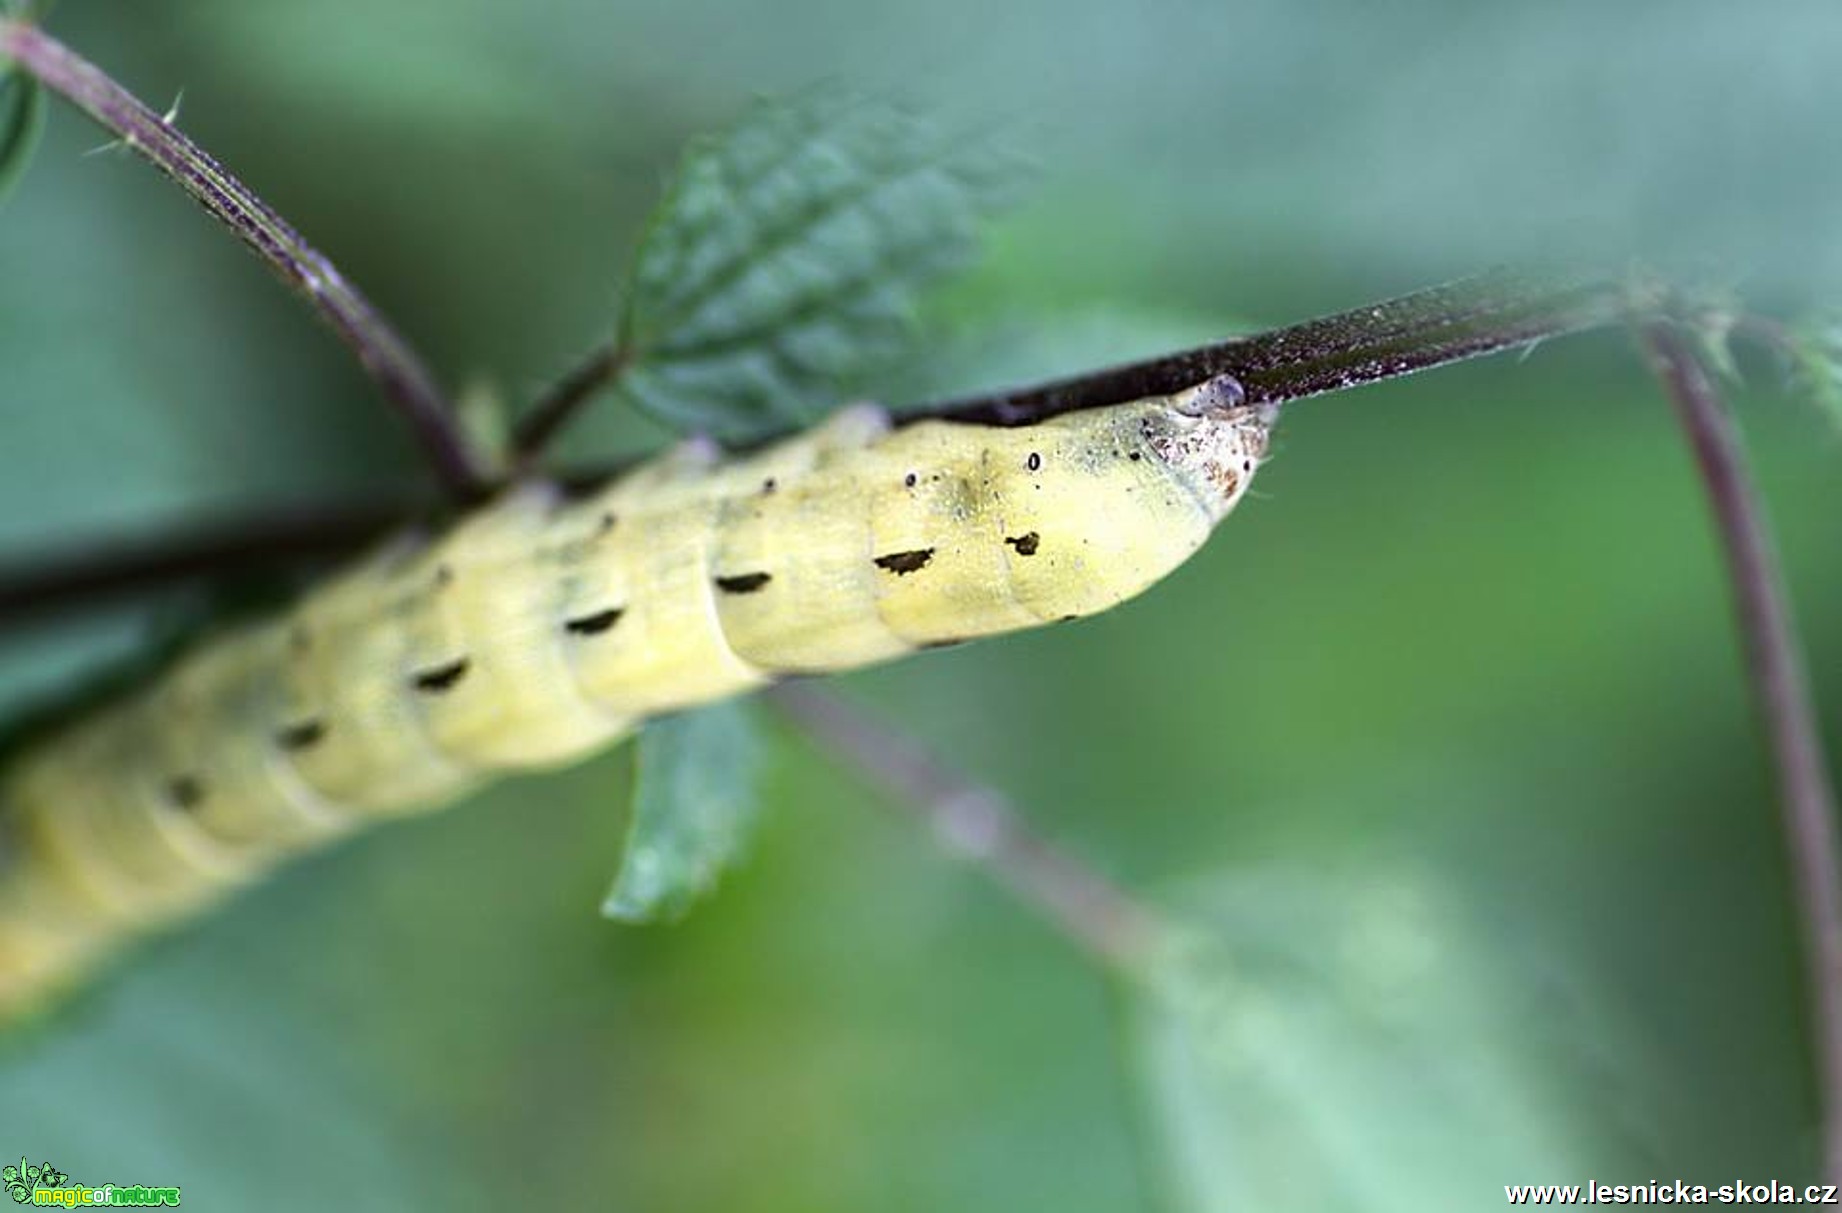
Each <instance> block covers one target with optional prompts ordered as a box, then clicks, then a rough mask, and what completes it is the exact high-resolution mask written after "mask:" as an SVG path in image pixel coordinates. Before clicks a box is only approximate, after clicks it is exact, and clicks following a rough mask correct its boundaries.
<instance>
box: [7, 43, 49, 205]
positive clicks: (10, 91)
mask: <svg viewBox="0 0 1842 1213" xmlns="http://www.w3.org/2000/svg"><path fill="white" fill-rule="evenodd" d="M44 127H45V90H44V89H43V88H41V87H40V86H39V83H38V81H37V80H34V79H33V78H32V77H30V76H28V75H26V74H25V73H24V72H20V71H16V70H13V69H12V68H11V67H10V66H9V65H7V64H5V63H0V202H3V201H5V199H6V196H7V193H8V192H9V191H10V190H11V189H12V188H13V184H14V183H15V182H16V181H18V180H19V178H20V176H21V174H23V173H24V172H25V169H26V164H27V162H29V161H30V160H31V159H32V151H33V149H34V148H36V147H37V146H38V137H39V133H40V132H41V131H42V130H44Z"/></svg>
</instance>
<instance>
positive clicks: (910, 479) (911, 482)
mask: <svg viewBox="0 0 1842 1213" xmlns="http://www.w3.org/2000/svg"><path fill="white" fill-rule="evenodd" d="M918 479H919V477H917V476H916V475H915V474H914V473H913V472H910V473H908V475H906V476H904V477H902V486H903V487H904V488H910V489H912V488H914V487H915V481H916V480H918Z"/></svg>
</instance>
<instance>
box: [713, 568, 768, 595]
mask: <svg viewBox="0 0 1842 1213" xmlns="http://www.w3.org/2000/svg"><path fill="white" fill-rule="evenodd" d="M772 580H774V574H772V573H737V574H736V575H735V576H734V577H718V578H717V579H716V588H717V589H719V590H721V591H723V593H725V594H752V593H754V592H755V591H756V590H758V589H760V588H761V587H762V586H764V585H766V584H767V583H768V582H770V581H772Z"/></svg>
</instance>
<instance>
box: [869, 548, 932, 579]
mask: <svg viewBox="0 0 1842 1213" xmlns="http://www.w3.org/2000/svg"><path fill="white" fill-rule="evenodd" d="M933 558H934V549H933V548H916V549H915V550H914V551H912V552H890V553H889V554H888V555H887V556H878V557H877V558H876V562H875V563H876V567H877V568H879V569H887V570H888V571H889V572H891V573H894V574H895V575H896V576H897V577H906V576H907V575H908V574H910V573H913V572H915V571H917V570H919V569H924V568H926V567H927V562H928V561H930V560H932V559H933Z"/></svg>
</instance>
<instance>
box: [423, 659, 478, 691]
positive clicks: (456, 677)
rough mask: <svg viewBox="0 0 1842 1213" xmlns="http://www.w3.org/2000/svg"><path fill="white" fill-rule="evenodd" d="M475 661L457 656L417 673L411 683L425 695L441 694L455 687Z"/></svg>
mask: <svg viewBox="0 0 1842 1213" xmlns="http://www.w3.org/2000/svg"><path fill="white" fill-rule="evenodd" d="M472 664H473V663H472V662H471V661H469V660H468V659H467V658H465V657H456V658H455V659H454V660H453V661H450V662H447V663H445V664H443V665H438V666H434V667H432V668H430V669H426V670H423V671H421V672H420V673H417V674H415V675H414V676H412V677H411V679H410V685H411V686H413V687H415V688H416V690H418V691H421V692H422V693H423V694H424V695H439V694H441V693H442V692H444V691H449V690H452V689H454V685H455V684H456V683H458V682H459V681H460V680H461V679H462V678H465V677H466V676H467V669H468V667H469V666H471V665H472Z"/></svg>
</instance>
